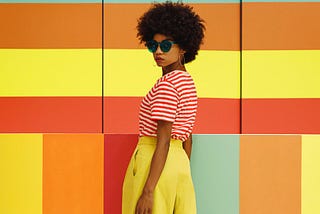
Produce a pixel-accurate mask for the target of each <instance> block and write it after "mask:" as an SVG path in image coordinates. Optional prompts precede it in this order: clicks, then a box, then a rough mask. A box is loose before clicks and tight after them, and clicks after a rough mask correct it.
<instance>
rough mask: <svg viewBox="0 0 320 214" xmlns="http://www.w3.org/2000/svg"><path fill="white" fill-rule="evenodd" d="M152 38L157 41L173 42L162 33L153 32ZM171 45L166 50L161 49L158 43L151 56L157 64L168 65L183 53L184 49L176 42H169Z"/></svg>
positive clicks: (176, 60)
mask: <svg viewBox="0 0 320 214" xmlns="http://www.w3.org/2000/svg"><path fill="white" fill-rule="evenodd" d="M153 39H154V40H155V41H156V42H158V43H160V42H162V41H164V40H169V41H171V42H174V41H173V39H172V38H170V37H167V36H165V35H163V34H155V35H154V37H153ZM171 45H172V46H171V48H170V50H169V51H168V52H165V51H163V50H161V48H160V45H158V47H157V50H156V51H155V52H154V53H153V58H154V60H155V61H156V63H157V65H158V66H160V67H166V66H168V65H171V64H173V63H176V62H178V60H179V59H180V58H179V56H180V57H181V55H182V54H184V51H183V50H182V49H181V48H179V46H178V45H177V44H173V43H171ZM164 46H165V45H164ZM164 49H165V48H164Z"/></svg>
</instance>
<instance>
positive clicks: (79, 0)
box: [0, 0, 239, 3]
mask: <svg viewBox="0 0 320 214" xmlns="http://www.w3.org/2000/svg"><path fill="white" fill-rule="evenodd" d="M164 1H166V0H157V2H164ZM2 2H4V3H19V2H21V3H30V2H31V3H55V2H57V3H87V2H88V3H98V2H102V0H0V3H2ZM104 2H106V3H152V2H154V1H153V0H104ZM183 2H184V3H237V2H239V1H237V0H184V1H183Z"/></svg>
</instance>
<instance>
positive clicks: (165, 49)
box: [160, 40, 173, 52]
mask: <svg viewBox="0 0 320 214" xmlns="http://www.w3.org/2000/svg"><path fill="white" fill-rule="evenodd" d="M172 44H173V42H170V41H168V40H164V41H162V42H160V49H161V50H162V51H163V52H168V51H170V49H171V47H172Z"/></svg>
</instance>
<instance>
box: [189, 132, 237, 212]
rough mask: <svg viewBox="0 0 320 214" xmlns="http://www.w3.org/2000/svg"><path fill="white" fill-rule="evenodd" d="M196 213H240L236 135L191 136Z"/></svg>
mask: <svg viewBox="0 0 320 214" xmlns="http://www.w3.org/2000/svg"><path fill="white" fill-rule="evenodd" d="M191 169H192V177H193V182H194V186H195V191H196V197H197V209H198V214H208V213H219V214H220V213H221V214H222V213H223V214H238V213H239V135H193V148H192V155H191Z"/></svg>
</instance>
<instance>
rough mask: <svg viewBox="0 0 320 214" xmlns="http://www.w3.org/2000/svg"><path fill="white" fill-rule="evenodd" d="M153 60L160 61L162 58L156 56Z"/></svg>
mask: <svg viewBox="0 0 320 214" xmlns="http://www.w3.org/2000/svg"><path fill="white" fill-rule="evenodd" d="M154 60H155V61H156V62H161V61H163V59H162V58H161V57H156V58H155V59H154Z"/></svg>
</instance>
